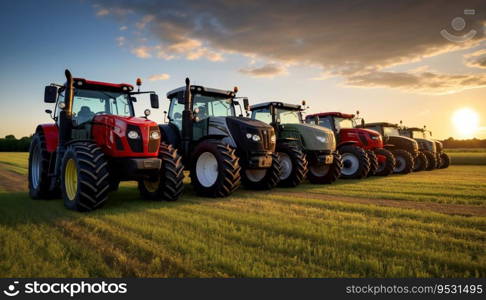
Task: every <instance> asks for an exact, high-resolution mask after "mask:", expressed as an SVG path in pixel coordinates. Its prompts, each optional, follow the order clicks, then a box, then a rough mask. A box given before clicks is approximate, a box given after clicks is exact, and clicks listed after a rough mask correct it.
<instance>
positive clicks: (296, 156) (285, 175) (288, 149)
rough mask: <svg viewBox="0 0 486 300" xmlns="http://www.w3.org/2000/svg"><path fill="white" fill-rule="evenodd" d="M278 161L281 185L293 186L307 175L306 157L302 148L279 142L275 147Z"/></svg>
mask: <svg viewBox="0 0 486 300" xmlns="http://www.w3.org/2000/svg"><path fill="white" fill-rule="evenodd" d="M277 151H278V152H277V154H278V159H279V161H280V182H279V184H278V185H279V186H282V187H295V186H297V185H299V184H300V183H302V181H304V179H305V177H306V176H307V165H308V162H307V159H306V156H305V154H304V153H303V152H302V150H301V149H300V148H299V147H297V146H293V145H289V144H281V145H279V146H278V149H277Z"/></svg>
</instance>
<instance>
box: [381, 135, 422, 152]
mask: <svg viewBox="0 0 486 300" xmlns="http://www.w3.org/2000/svg"><path fill="white" fill-rule="evenodd" d="M386 143H387V144H392V145H393V146H394V148H396V149H405V150H407V151H409V152H410V153H412V154H414V153H417V151H418V143H417V142H416V141H415V140H413V139H411V138H408V137H404V136H397V135H390V136H387V137H386Z"/></svg>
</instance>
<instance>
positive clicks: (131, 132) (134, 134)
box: [127, 130, 139, 140]
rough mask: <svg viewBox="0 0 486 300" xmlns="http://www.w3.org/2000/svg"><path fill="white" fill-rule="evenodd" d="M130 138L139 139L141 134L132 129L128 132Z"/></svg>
mask: <svg viewBox="0 0 486 300" xmlns="http://www.w3.org/2000/svg"><path fill="white" fill-rule="evenodd" d="M127 136H128V138H130V139H132V140H135V139H138V137H139V135H138V132H136V131H135V130H130V131H129V132H128V134H127Z"/></svg>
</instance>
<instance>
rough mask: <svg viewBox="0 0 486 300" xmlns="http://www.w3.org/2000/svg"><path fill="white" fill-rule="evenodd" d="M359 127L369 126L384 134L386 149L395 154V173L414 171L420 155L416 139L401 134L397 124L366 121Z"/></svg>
mask: <svg viewBox="0 0 486 300" xmlns="http://www.w3.org/2000/svg"><path fill="white" fill-rule="evenodd" d="M357 127H362V128H368V129H371V130H375V131H377V132H379V133H380V134H381V135H382V136H383V143H384V147H385V149H387V150H389V151H391V152H392V153H393V155H394V156H395V161H396V163H395V169H394V170H393V172H394V173H395V174H408V173H410V172H412V171H413V169H414V165H415V159H416V157H417V156H418V155H419V148H418V144H417V142H416V141H415V140H413V139H411V138H408V137H404V136H400V131H399V126H398V125H397V124H392V123H386V122H377V123H365V124H361V125H358V126H357Z"/></svg>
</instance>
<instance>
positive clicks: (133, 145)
mask: <svg viewBox="0 0 486 300" xmlns="http://www.w3.org/2000/svg"><path fill="white" fill-rule="evenodd" d="M132 130H133V131H135V132H137V133H138V138H136V139H131V138H129V137H128V135H127V140H128V145H130V149H132V151H133V152H143V140H142V132H141V131H140V128H138V126H134V125H128V126H127V134H128V133H129V132H130V131H132Z"/></svg>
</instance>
